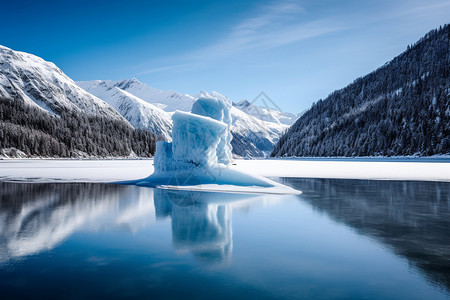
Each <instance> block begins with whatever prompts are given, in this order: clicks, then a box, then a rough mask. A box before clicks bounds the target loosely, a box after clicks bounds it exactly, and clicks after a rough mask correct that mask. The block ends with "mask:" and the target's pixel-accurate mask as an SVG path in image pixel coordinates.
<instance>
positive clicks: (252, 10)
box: [0, 0, 450, 112]
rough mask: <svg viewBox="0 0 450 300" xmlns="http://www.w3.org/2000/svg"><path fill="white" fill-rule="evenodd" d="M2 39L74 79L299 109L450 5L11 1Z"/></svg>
mask: <svg viewBox="0 0 450 300" xmlns="http://www.w3.org/2000/svg"><path fill="white" fill-rule="evenodd" d="M2 10H3V13H2V17H1V18H0V28H1V30H0V44H2V45H4V46H7V47H10V48H12V49H14V50H20V51H25V52H29V53H32V54H35V55H38V56H40V57H42V58H44V59H46V60H48V61H52V62H54V63H55V64H56V65H57V66H59V67H60V68H61V69H62V70H63V71H64V72H65V73H66V74H67V75H68V76H70V77H71V78H72V79H74V80H93V79H113V80H118V79H124V78H132V77H136V78H137V79H139V80H140V81H142V82H145V83H147V84H149V85H150V86H153V87H155V88H159V89H164V90H165V89H170V90H174V91H177V92H181V93H189V94H196V93H198V92H199V91H202V90H206V91H211V90H215V91H218V92H220V93H222V94H224V95H226V96H228V97H230V98H231V99H232V100H234V101H239V100H241V99H248V100H253V98H254V97H255V96H257V95H258V94H259V92H260V91H264V92H266V93H267V94H268V95H269V96H270V97H271V98H272V99H273V101H274V102H276V103H277V105H278V106H279V107H281V109H282V110H284V111H291V112H300V111H302V110H304V109H306V108H308V107H310V106H311V104H312V103H313V102H314V101H317V100H318V99H320V98H324V97H326V96H327V95H328V94H329V93H331V92H332V91H334V90H335V89H339V88H342V87H344V86H345V85H347V84H349V83H351V82H352V81H353V80H354V79H356V78H357V77H358V76H362V75H365V74H367V73H369V72H371V71H373V70H374V69H376V68H377V67H379V66H381V65H383V64H384V63H385V62H387V61H389V60H391V59H392V58H393V57H395V56H396V55H398V54H400V53H401V52H402V51H404V50H405V49H406V47H407V45H408V44H412V43H414V42H416V41H417V40H418V39H419V38H420V37H422V36H423V35H424V34H425V33H427V32H428V31H429V30H431V29H434V28H437V27H439V26H440V25H443V24H445V23H448V22H449V21H450V17H449V16H450V0H447V1H442V0H428V1H416V0H408V1H403V0H399V1H385V0H378V1H364V0H360V1H345V0H342V1H331V0H328V1H321V0H317V1H289V0H286V1H284V0H281V1H233V0H230V1H194V0H192V1H134V0H128V1H123V2H115V1H84V0H80V1H29V2H28V1H19V0H17V1H8V3H6V2H5V3H2Z"/></svg>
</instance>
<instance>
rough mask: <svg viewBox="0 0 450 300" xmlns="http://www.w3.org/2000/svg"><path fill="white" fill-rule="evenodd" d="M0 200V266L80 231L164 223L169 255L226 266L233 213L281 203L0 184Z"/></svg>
mask: <svg viewBox="0 0 450 300" xmlns="http://www.w3.org/2000/svg"><path fill="white" fill-rule="evenodd" d="M0 197H1V201H0V236H1V238H0V262H6V261H9V260H10V259H13V258H18V257H24V256H27V255H33V254H38V253H40V252H42V251H46V250H51V249H52V248H54V247H56V246H58V245H59V244H60V243H62V242H63V241H64V240H65V239H67V238H68V237H70V235H72V234H73V233H75V232H77V231H80V230H85V231H99V230H100V229H101V230H110V229H120V230H125V231H129V232H132V233H134V232H137V231H139V230H141V229H145V228H146V227H148V226H150V225H151V224H153V223H155V222H158V221H159V220H162V219H167V218H170V219H171V227H172V243H173V247H174V249H175V250H176V251H180V252H191V253H192V254H193V255H194V257H196V258H197V259H199V260H200V261H203V262H206V263H214V264H217V263H224V264H227V263H229V262H230V261H231V255H232V248H233V240H232V236H233V234H232V226H231V224H232V218H231V217H232V210H233V209H235V208H242V207H244V208H246V209H248V208H249V207H250V206H253V205H259V204H262V203H265V201H267V199H271V200H270V201H272V199H274V198H277V199H278V198H282V196H273V195H272V196H270V197H269V198H265V197H264V196H261V195H259V196H255V195H240V194H219V193H202V192H189V191H172V190H160V189H152V188H142V187H136V186H124V185H114V184H97V183H95V184H94V183H56V184H48V183H46V184H37V183H33V184H28V183H0Z"/></svg>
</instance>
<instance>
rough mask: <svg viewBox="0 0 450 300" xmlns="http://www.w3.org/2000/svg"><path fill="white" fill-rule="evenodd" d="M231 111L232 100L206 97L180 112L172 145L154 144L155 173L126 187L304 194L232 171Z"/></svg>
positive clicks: (176, 118)
mask: <svg viewBox="0 0 450 300" xmlns="http://www.w3.org/2000/svg"><path fill="white" fill-rule="evenodd" d="M231 107H232V105H231V102H230V101H229V100H226V99H217V98H213V97H202V98H199V99H198V100H197V101H196V102H195V103H194V104H193V106H192V110H191V112H190V113H189V112H182V111H176V112H175V113H174V114H173V115H172V120H173V127H172V142H166V141H159V142H158V143H157V144H156V153H155V158H154V169H155V170H154V173H153V174H151V175H150V176H149V177H147V178H144V179H139V180H135V181H132V182H123V183H128V184H136V185H139V186H149V187H157V188H162V189H179V190H191V191H210V192H212V191H218V192H219V191H220V192H235V193H272V194H299V193H301V192H299V191H297V190H295V189H293V188H290V187H288V186H285V185H282V184H279V183H277V182H274V181H272V180H269V179H267V178H264V177H261V176H254V175H250V174H247V173H243V172H240V171H237V170H234V169H233V166H232V162H233V157H232V153H231V150H232V147H231V139H232V135H231V132H230V126H231V124H232V122H231V121H232V120H231V114H230V110H231Z"/></svg>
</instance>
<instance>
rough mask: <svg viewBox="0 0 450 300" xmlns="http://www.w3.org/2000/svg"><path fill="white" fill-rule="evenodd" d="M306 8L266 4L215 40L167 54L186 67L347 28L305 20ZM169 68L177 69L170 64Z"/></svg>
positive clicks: (333, 22) (297, 5) (291, 3)
mask: <svg viewBox="0 0 450 300" xmlns="http://www.w3.org/2000/svg"><path fill="white" fill-rule="evenodd" d="M305 19H306V15H305V9H304V8H303V7H302V6H301V5H299V4H298V3H296V2H292V1H285V2H279V3H276V4H271V5H265V6H262V7H260V8H259V10H258V12H256V13H255V14H254V15H252V16H250V17H248V18H246V19H243V20H241V21H240V22H239V23H238V24H236V25H235V26H233V27H232V28H231V29H230V31H229V33H228V34H226V35H225V36H224V37H222V38H221V39H220V40H216V41H215V42H213V43H212V44H210V45H208V46H206V47H203V48H200V49H198V50H196V51H193V52H191V53H187V54H182V55H180V56H178V57H171V58H168V59H167V60H168V61H183V62H186V63H182V64H180V66H182V67H183V69H185V66H186V64H189V67H192V68H199V67H202V66H204V65H206V64H208V63H210V62H213V61H217V60H221V59H226V58H229V57H233V56H239V55H245V54H249V53H252V52H262V51H268V50H270V49H273V48H277V47H282V46H287V45H289V44H292V43H296V42H300V41H302V40H305V39H309V38H313V37H316V36H320V35H323V34H327V33H331V32H335V31H339V30H342V29H344V26H343V25H342V24H339V23H338V22H336V21H333V20H330V19H323V20H314V21H305ZM170 69H174V68H173V67H170ZM165 70H167V69H165V68H164V67H161V68H151V69H149V70H146V71H143V72H142V73H153V72H157V71H165Z"/></svg>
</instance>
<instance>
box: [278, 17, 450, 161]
mask: <svg viewBox="0 0 450 300" xmlns="http://www.w3.org/2000/svg"><path fill="white" fill-rule="evenodd" d="M449 41H450V26H449V25H445V26H444V27H441V28H440V29H438V30H432V31H431V32H429V33H428V34H427V35H425V37H423V38H422V39H421V40H420V41H418V42H417V43H416V44H414V45H413V46H408V48H407V50H406V51H405V52H404V53H402V54H401V55H399V56H398V57H396V58H394V59H393V60H392V61H391V62H389V63H387V64H385V65H384V66H382V67H381V68H379V69H377V70H376V71H374V72H372V73H370V74H368V75H366V76H364V77H362V78H358V79H357V80H355V81H354V82H353V83H352V84H350V85H348V86H347V87H345V88H343V89H341V90H338V91H335V92H333V93H332V94H331V95H329V96H328V97H327V98H326V99H324V100H319V101H318V102H317V103H315V104H313V105H312V107H311V109H309V110H308V111H307V112H306V113H305V114H304V115H302V117H300V118H299V119H298V120H297V121H296V122H295V123H294V124H293V125H292V126H291V128H290V129H289V130H288V131H287V132H286V133H285V134H284V135H283V136H282V137H281V138H280V140H279V142H278V144H277V145H276V146H275V148H274V150H273V152H272V156H371V155H384V156H393V155H425V156H428V155H434V154H450V101H449V94H450V80H449V77H450V47H449Z"/></svg>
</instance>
